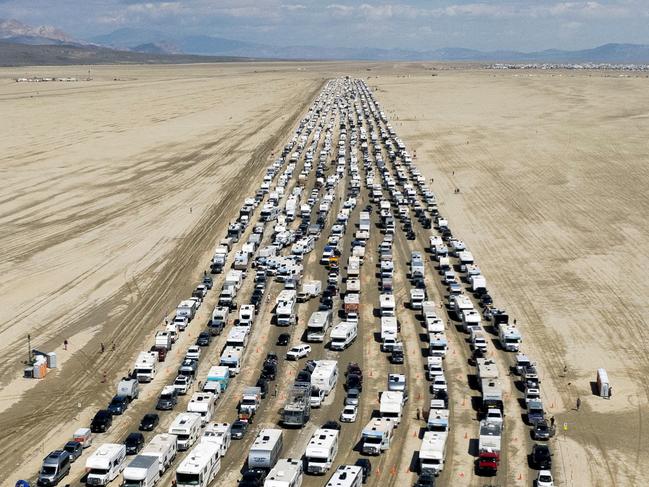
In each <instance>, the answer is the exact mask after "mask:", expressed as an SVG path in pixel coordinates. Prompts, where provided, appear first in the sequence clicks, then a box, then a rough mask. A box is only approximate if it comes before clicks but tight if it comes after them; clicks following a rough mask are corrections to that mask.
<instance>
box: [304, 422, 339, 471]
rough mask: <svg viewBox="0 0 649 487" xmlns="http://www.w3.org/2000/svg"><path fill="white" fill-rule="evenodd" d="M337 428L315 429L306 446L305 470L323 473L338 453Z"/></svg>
mask: <svg viewBox="0 0 649 487" xmlns="http://www.w3.org/2000/svg"><path fill="white" fill-rule="evenodd" d="M338 433H339V432H338V430H334V429H324V428H321V429H317V430H315V432H314V433H313V436H312V437H311V440H309V443H308V444H307V447H306V452H305V454H304V459H305V461H306V471H307V472H308V473H312V474H322V475H324V474H325V473H327V471H328V470H329V469H330V468H331V465H332V464H333V462H334V460H335V458H336V455H337V454H338Z"/></svg>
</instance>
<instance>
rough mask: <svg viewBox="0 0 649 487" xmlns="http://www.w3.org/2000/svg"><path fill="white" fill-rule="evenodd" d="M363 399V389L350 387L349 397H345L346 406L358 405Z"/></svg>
mask: <svg viewBox="0 0 649 487" xmlns="http://www.w3.org/2000/svg"><path fill="white" fill-rule="evenodd" d="M360 400H361V391H359V390H358V389H348V390H347V397H345V406H349V405H353V406H358V404H359V402H360Z"/></svg>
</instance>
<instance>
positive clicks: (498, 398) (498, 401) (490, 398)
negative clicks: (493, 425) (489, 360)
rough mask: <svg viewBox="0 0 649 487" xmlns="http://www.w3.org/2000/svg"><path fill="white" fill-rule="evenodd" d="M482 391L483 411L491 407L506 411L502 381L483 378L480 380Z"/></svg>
mask: <svg viewBox="0 0 649 487" xmlns="http://www.w3.org/2000/svg"><path fill="white" fill-rule="evenodd" d="M480 390H481V391H482V411H483V413H486V412H487V411H488V410H489V409H499V410H500V411H504V402H503V387H502V382H501V381H499V380H497V379H482V381H481V382H480Z"/></svg>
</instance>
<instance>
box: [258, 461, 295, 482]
mask: <svg viewBox="0 0 649 487" xmlns="http://www.w3.org/2000/svg"><path fill="white" fill-rule="evenodd" d="M303 478H304V475H303V467H302V460H301V459H294V458H280V459H279V460H277V463H276V464H275V466H274V467H273V469H272V470H271V471H270V472H269V473H268V476H267V477H266V480H264V487H301V485H302V480H303Z"/></svg>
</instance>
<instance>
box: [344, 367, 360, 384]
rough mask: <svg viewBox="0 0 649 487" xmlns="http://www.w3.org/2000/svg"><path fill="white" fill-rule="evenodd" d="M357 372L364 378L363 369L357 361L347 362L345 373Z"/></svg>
mask: <svg viewBox="0 0 649 487" xmlns="http://www.w3.org/2000/svg"><path fill="white" fill-rule="evenodd" d="M350 374H356V375H358V376H359V377H360V380H361V381H362V380H363V369H361V367H360V365H358V364H357V363H356V362H349V363H348V364H347V371H346V372H345V375H350Z"/></svg>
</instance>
